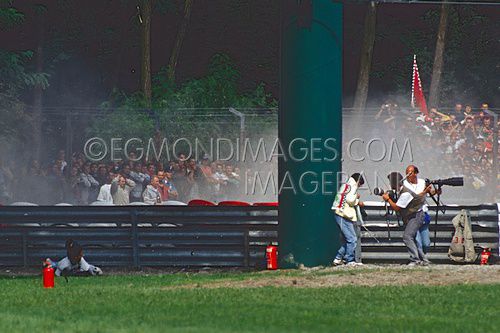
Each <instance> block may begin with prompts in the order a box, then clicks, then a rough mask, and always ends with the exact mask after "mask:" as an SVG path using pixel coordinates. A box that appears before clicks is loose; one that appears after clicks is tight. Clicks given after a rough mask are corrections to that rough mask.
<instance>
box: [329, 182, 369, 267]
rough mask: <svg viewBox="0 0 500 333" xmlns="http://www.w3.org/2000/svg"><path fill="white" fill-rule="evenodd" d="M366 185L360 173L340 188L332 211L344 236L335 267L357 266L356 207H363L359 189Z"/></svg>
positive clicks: (334, 261)
mask: <svg viewBox="0 0 500 333" xmlns="http://www.w3.org/2000/svg"><path fill="white" fill-rule="evenodd" d="M364 183H365V180H364V179H363V176H361V174H359V173H354V174H352V175H351V177H350V178H349V180H348V181H347V183H345V184H342V186H340V189H339V191H338V192H337V195H336V196H335V201H334V202H333V205H332V210H333V211H334V212H335V221H336V222H337V224H338V226H339V228H340V232H341V235H342V246H341V247H340V248H339V250H338V252H337V255H336V256H335V259H334V260H333V265H335V266H337V265H342V264H343V263H344V262H345V263H346V264H347V265H349V266H355V265H356V261H355V249H356V245H357V237H356V226H355V223H356V221H357V212H356V206H360V207H363V206H364V204H363V202H361V201H360V200H359V194H358V188H359V187H360V186H362V185H363V184H364Z"/></svg>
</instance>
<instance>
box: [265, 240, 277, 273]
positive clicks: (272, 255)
mask: <svg viewBox="0 0 500 333" xmlns="http://www.w3.org/2000/svg"><path fill="white" fill-rule="evenodd" d="M266 259H267V269H272V270H275V269H278V247H277V246H276V245H273V244H270V245H268V246H267V248H266Z"/></svg>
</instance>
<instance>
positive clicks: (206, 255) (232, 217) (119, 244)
mask: <svg viewBox="0 0 500 333" xmlns="http://www.w3.org/2000/svg"><path fill="white" fill-rule="evenodd" d="M0 225H2V226H1V227H0V266H4V267H10V266H25V267H27V266H40V264H41V262H42V260H43V259H45V258H47V257H49V258H52V259H56V260H59V259H61V258H63V257H64V256H65V255H66V251H65V248H64V244H65V240H66V239H68V238H72V239H74V240H75V241H78V242H79V243H80V244H82V246H83V248H84V255H85V258H86V259H87V261H88V262H90V263H92V264H96V265H98V266H99V265H100V266H104V267H109V266H124V267H142V266H179V267H207V266H212V267H256V268H263V267H265V248H266V246H267V245H268V244H269V243H271V242H277V236H278V234H277V229H278V211H277V208H276V207H252V206H248V207H224V206H216V207H199V206H198V207H196V206H193V207H189V206H181V207H174V206H108V207H106V206H86V207H83V206H60V207H55V206H38V207H36V206H35V207H26V206H25V207H23V206H16V207H14V206H7V207H1V208H0Z"/></svg>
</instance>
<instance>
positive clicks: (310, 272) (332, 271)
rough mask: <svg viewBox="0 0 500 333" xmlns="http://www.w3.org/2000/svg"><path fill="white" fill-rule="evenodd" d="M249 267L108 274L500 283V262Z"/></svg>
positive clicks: (303, 283)
mask: <svg viewBox="0 0 500 333" xmlns="http://www.w3.org/2000/svg"><path fill="white" fill-rule="evenodd" d="M245 272H248V270H239V269H229V270H228V269H209V268H207V269H156V268H149V269H148V268H144V269H141V270H126V269H111V270H105V272H104V274H105V275H145V276H147V275H156V274H176V273H183V274H184V273H188V274H213V273H234V276H232V274H230V275H229V277H227V278H221V279H215V280H214V281H210V280H209V281H205V282H203V284H200V283H187V284H181V285H176V286H165V287H164V289H173V288H175V289H177V288H187V289H192V288H259V287H266V286H272V287H285V286H293V287H297V288H323V287H337V286H346V285H356V286H402V285H408V284H420V285H450V284H494V283H495V284H496V283H499V284H500V265H489V266H479V265H430V266H427V267H408V266H405V265H363V266H359V267H346V266H340V267H315V268H305V269H297V270H284V271H282V270H278V271H261V272H257V273H254V274H249V275H245V277H244V278H241V276H238V274H240V273H245ZM40 273H41V270H35V269H26V270H23V269H19V268H18V269H5V268H4V269H2V270H0V276H3V277H15V276H36V275H40Z"/></svg>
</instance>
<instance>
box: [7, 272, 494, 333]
mask: <svg viewBox="0 0 500 333" xmlns="http://www.w3.org/2000/svg"><path fill="white" fill-rule="evenodd" d="M282 274H287V273H282ZM292 274H293V273H292ZM256 276H258V274H253V273H250V274H242V273H227V274H189V275H187V274H171V275H151V276H137V275H136V276H132V275H130V276H104V277H99V278H70V280H69V283H66V282H65V281H64V280H63V279H58V280H57V281H56V288H55V289H53V290H44V289H43V288H42V287H41V280H40V278H37V277H18V278H7V277H3V278H0V286H1V297H0V332H21V331H23V332H499V331H500V285H461V286H457V285H455V286H415V285H409V286H404V287H394V286H388V287H369V288H368V287H359V286H348V287H342V288H296V287H279V288H276V287H262V288H240V289H236V288H217V289H207V288H203V285H204V284H206V283H207V282H212V281H215V282H218V281H225V280H244V279H246V278H248V277H253V278H255V277H256ZM183 284H191V285H193V284H194V285H195V286H198V287H194V288H176V286H180V285H183ZM169 287H170V288H169Z"/></svg>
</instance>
